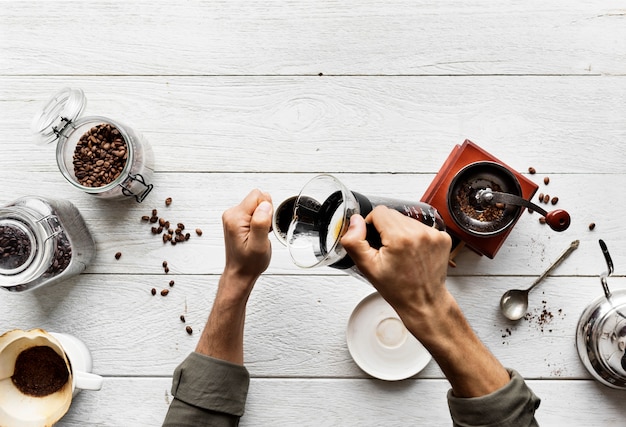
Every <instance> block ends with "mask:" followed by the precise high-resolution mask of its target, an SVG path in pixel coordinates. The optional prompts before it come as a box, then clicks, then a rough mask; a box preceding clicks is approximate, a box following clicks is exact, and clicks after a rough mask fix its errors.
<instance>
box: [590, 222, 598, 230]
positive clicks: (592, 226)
mask: <svg viewBox="0 0 626 427" xmlns="http://www.w3.org/2000/svg"><path fill="white" fill-rule="evenodd" d="M594 228H596V223H595V222H592V223H590V224H589V230H593V229H594Z"/></svg>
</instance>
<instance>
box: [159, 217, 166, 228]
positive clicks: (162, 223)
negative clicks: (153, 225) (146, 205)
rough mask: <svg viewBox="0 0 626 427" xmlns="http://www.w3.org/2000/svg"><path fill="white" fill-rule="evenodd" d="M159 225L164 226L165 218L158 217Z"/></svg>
mask: <svg viewBox="0 0 626 427" xmlns="http://www.w3.org/2000/svg"><path fill="white" fill-rule="evenodd" d="M159 225H160V226H161V227H164V226H165V219H163V218H159Z"/></svg>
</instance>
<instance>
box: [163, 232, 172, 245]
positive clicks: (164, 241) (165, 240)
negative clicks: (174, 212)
mask: <svg viewBox="0 0 626 427" xmlns="http://www.w3.org/2000/svg"><path fill="white" fill-rule="evenodd" d="M170 240H172V235H171V234H169V233H168V234H164V235H163V243H167V242H169V241H170Z"/></svg>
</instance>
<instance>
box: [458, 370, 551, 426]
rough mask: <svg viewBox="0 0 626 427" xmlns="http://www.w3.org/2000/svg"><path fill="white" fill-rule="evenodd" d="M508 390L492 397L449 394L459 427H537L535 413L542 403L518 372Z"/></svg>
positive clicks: (506, 386)
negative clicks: (466, 396)
mask: <svg viewBox="0 0 626 427" xmlns="http://www.w3.org/2000/svg"><path fill="white" fill-rule="evenodd" d="M508 371H509V374H510V376H511V381H509V382H508V383H507V384H506V385H505V386H504V387H502V388H501V389H499V390H496V391H494V392H493V393H491V394H488V395H486V396H481V397H473V398H459V397H455V396H454V395H453V394H452V390H450V391H448V406H449V407H450V415H451V416H452V421H453V424H454V426H457V427H495V426H499V427H529V426H537V425H538V424H537V421H536V420H535V410H536V409H537V408H538V407H539V404H540V403H541V400H540V399H539V398H538V397H537V396H536V395H535V393H533V392H532V390H531V389H530V388H529V387H528V385H527V384H526V382H525V381H524V378H522V376H521V375H520V374H519V373H517V372H516V371H514V370H508Z"/></svg>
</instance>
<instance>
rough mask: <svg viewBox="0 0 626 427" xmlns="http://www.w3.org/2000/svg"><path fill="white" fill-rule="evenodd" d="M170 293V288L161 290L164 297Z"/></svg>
mask: <svg viewBox="0 0 626 427" xmlns="http://www.w3.org/2000/svg"><path fill="white" fill-rule="evenodd" d="M169 293H170V290H169V289H163V290H161V296H162V297H164V296H167V294H169Z"/></svg>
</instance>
